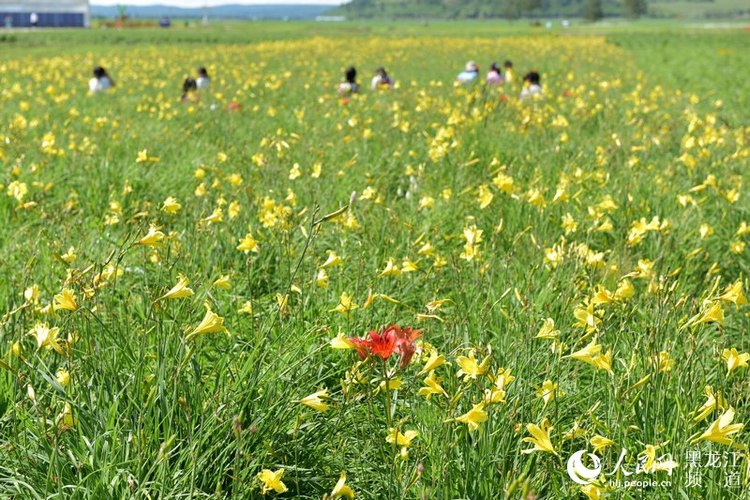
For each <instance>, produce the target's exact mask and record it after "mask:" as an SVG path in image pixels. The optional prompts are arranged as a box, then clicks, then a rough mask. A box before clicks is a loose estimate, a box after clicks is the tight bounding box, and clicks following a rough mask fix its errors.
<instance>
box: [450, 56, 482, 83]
mask: <svg viewBox="0 0 750 500" xmlns="http://www.w3.org/2000/svg"><path fill="white" fill-rule="evenodd" d="M478 78H479V66H477V63H475V62H474V61H469V62H467V63H466V69H464V70H463V71H462V72H460V73H459V74H458V76H457V77H456V81H457V82H458V83H460V84H462V85H467V84H469V83H474V82H475V81H477V79H478Z"/></svg>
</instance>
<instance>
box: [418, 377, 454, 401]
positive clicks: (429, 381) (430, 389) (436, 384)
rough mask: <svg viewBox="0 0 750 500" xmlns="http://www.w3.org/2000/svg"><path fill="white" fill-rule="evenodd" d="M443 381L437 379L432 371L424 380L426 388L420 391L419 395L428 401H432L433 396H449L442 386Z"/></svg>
mask: <svg viewBox="0 0 750 500" xmlns="http://www.w3.org/2000/svg"><path fill="white" fill-rule="evenodd" d="M441 380H442V379H439V378H435V371H434V370H433V371H430V374H429V375H428V376H427V378H426V379H424V383H425V387H422V388H421V389H419V391H418V394H419V395H420V396H424V397H425V398H427V399H430V398H431V397H432V395H433V394H444V395H446V396H447V395H448V394H447V393H446V392H445V389H443V387H442V386H441V385H440V382H441Z"/></svg>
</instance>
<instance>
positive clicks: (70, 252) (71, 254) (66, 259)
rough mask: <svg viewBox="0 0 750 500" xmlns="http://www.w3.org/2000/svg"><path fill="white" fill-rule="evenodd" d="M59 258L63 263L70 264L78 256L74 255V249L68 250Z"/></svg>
mask: <svg viewBox="0 0 750 500" xmlns="http://www.w3.org/2000/svg"><path fill="white" fill-rule="evenodd" d="M60 258H61V259H62V260H63V261H64V262H67V263H68V264H70V263H71V262H73V261H74V260H76V259H77V258H78V255H76V249H75V248H74V247H70V248H68V251H67V252H65V253H64V254H62V255H61V256H60Z"/></svg>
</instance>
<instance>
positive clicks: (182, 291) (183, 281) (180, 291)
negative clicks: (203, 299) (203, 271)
mask: <svg viewBox="0 0 750 500" xmlns="http://www.w3.org/2000/svg"><path fill="white" fill-rule="evenodd" d="M178 276H179V281H177V284H176V285H175V286H173V287H172V288H171V289H170V290H169V291H168V292H167V293H165V294H164V295H162V296H161V298H160V299H159V300H162V299H184V298H185V297H190V296H192V295H193V290H191V289H190V288H188V286H187V285H188V283H189V282H190V280H188V279H187V278H186V277H185V276H183V275H181V274H180V275H178Z"/></svg>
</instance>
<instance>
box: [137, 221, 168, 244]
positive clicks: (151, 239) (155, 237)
mask: <svg viewBox="0 0 750 500" xmlns="http://www.w3.org/2000/svg"><path fill="white" fill-rule="evenodd" d="M163 240H164V233H162V232H161V231H159V230H158V229H156V227H155V226H151V227H149V228H148V233H146V236H144V237H143V238H141V239H140V240H138V244H139V245H143V246H147V247H160V246H162V245H163V244H164V243H163Z"/></svg>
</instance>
